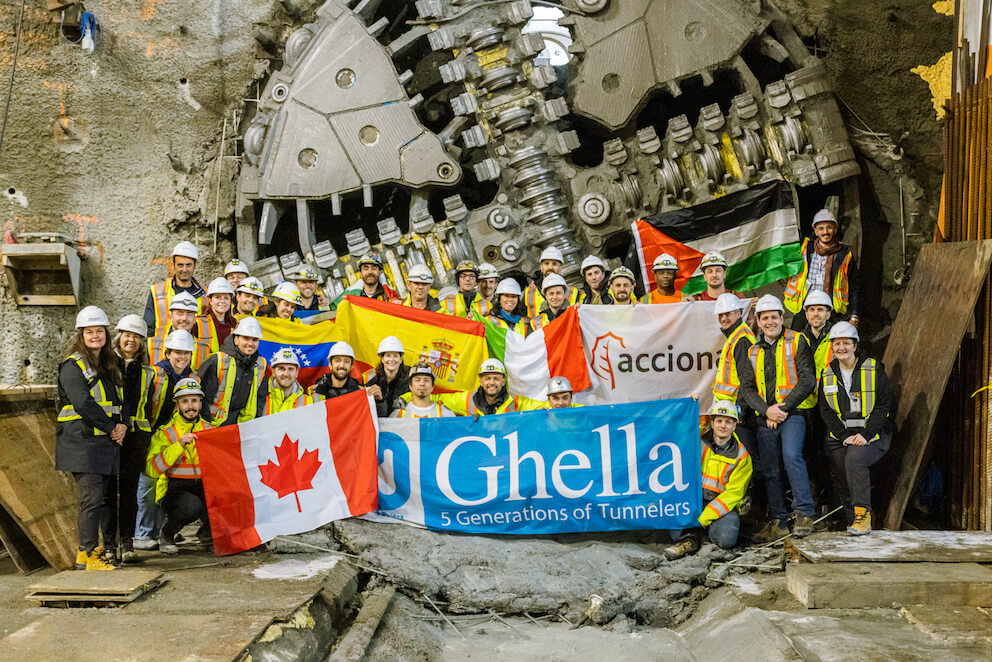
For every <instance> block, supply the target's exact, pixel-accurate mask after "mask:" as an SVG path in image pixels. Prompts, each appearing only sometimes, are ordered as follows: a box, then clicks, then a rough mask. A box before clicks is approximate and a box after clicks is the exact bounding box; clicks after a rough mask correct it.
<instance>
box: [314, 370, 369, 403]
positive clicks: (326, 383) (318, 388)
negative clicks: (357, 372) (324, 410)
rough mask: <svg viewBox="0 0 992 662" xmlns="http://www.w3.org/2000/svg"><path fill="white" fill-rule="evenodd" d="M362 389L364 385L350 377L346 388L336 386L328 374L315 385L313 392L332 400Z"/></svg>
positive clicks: (345, 383)
mask: <svg viewBox="0 0 992 662" xmlns="http://www.w3.org/2000/svg"><path fill="white" fill-rule="evenodd" d="M361 388H362V385H361V384H359V383H358V380H357V379H355V378H354V377H352V376H351V375H349V376H348V379H346V380H345V382H344V386H334V385H333V384H331V374H330V373H327V374H326V375H324V376H323V377H321V378H320V379H318V380H317V383H316V384H314V385H313V392H314V393H316V394H318V395H322V396H324V397H325V398H327V399H328V400H329V399H331V398H336V397H338V396H339V395H344V394H345V393H352V392H354V391H357V390H359V389H361Z"/></svg>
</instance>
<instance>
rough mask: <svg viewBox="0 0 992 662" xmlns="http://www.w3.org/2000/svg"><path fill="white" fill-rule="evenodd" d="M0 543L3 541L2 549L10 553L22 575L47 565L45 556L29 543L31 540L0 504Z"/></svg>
mask: <svg viewBox="0 0 992 662" xmlns="http://www.w3.org/2000/svg"><path fill="white" fill-rule="evenodd" d="M0 543H3V549H6V550H7V553H8V554H10V558H11V560H13V562H14V566H15V567H16V568H17V570H18V572H20V573H21V574H22V575H28V574H31V573H32V572H34V571H35V570H38V569H40V568H44V567H46V566H48V563H47V562H46V561H45V557H43V556H42V555H41V553H40V552H39V551H38V549H37V548H36V547H35V546H34V545H33V544H31V540H30V539H29V538H28V537H27V535H25V534H24V532H23V531H21V527H19V526H17V522H15V521H14V518H13V517H11V516H10V513H8V512H7V509H6V508H4V507H3V506H0Z"/></svg>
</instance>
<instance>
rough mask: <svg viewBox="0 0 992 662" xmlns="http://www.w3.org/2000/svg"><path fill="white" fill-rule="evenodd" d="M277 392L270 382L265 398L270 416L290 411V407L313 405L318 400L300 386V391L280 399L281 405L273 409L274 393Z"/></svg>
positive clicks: (266, 410)
mask: <svg viewBox="0 0 992 662" xmlns="http://www.w3.org/2000/svg"><path fill="white" fill-rule="evenodd" d="M297 387H299V384H297ZM275 392H276V391H273V390H272V384H271V383H270V384H269V395H268V397H267V398H266V399H265V415H266V416H268V415H269V414H278V413H279V412H282V411H289V410H290V409H298V408H300V407H306V406H307V405H312V404H313V403H315V402H317V400H316V398H315V397H314V396H313V395H312V394H310V393H307V392H306V391H304V390H303V389H302V388H300V390H299V391H296V392H294V393H290V394H289V395H288V396H287V397H284V398H282V399H280V400H279V406H278V407H277V408H275V409H273V407H272V404H273V400H274V399H275V398H274V397H273V395H272V394H273V393H275ZM279 392H280V393H281V392H282V390H281V389H280V390H279Z"/></svg>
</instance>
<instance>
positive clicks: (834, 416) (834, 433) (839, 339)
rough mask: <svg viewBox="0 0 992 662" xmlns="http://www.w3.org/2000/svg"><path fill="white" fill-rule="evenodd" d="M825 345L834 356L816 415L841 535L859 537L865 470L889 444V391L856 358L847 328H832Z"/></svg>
mask: <svg viewBox="0 0 992 662" xmlns="http://www.w3.org/2000/svg"><path fill="white" fill-rule="evenodd" d="M830 344H831V345H832V346H833V354H834V358H833V360H832V361H831V362H830V365H828V366H827V368H826V369H825V370H824V371H823V375H822V376H821V377H820V385H819V395H820V398H819V400H820V403H819V408H820V415H821V416H822V417H823V422H824V423H825V424H826V426H827V440H826V447H827V454H828V455H829V456H830V461H831V465H832V466H833V469H834V477H835V480H837V481H838V487H839V488H840V489H839V491H840V493H841V501H842V503H843V504H844V514H845V515H846V518H847V519H846V521H847V524H848V528H847V532H848V533H850V534H853V535H856V536H860V535H865V534H867V533H870V532H871V467H872V465H874V464H875V463H876V462H878V461H879V460H880V459H881V458H882V456H883V455H885V453H886V451H888V450H889V445H890V444H891V443H892V419H891V418H890V412H891V409H892V387H891V386H890V385H889V379H888V377H886V375H885V370H884V369H883V367H882V364H881V363H880V362H878V361H876V360H875V359H872V358H867V357H861V358H858V356H857V349H858V330H857V329H856V328H855V327H854V325H853V324H850V323H848V322H838V323H837V324H835V325H834V327H833V328H832V329H831V330H830Z"/></svg>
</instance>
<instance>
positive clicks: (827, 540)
mask: <svg viewBox="0 0 992 662" xmlns="http://www.w3.org/2000/svg"><path fill="white" fill-rule="evenodd" d="M785 545H786V548H787V549H788V550H789V551H790V552H792V553H793V556H794V557H795V558H799V559H800V560H805V561H812V562H813V563H844V562H872V561H874V562H878V563H900V562H902V563H916V562H930V563H969V562H970V563H992V533H988V532H985V531H872V532H871V535H867V536H851V535H848V534H846V533H815V534H813V535H811V536H809V537H807V538H802V539H798V538H789V539H787V540H786V541H785Z"/></svg>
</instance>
